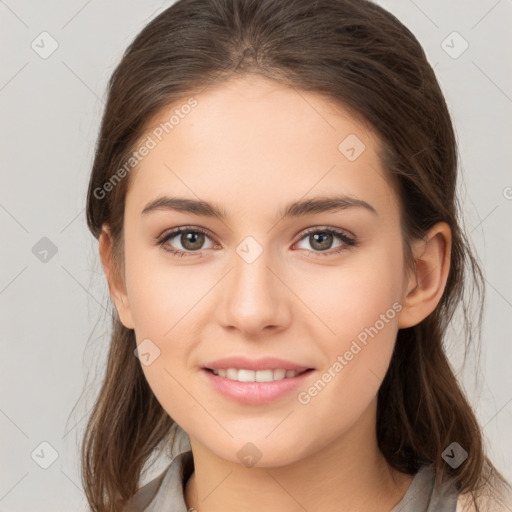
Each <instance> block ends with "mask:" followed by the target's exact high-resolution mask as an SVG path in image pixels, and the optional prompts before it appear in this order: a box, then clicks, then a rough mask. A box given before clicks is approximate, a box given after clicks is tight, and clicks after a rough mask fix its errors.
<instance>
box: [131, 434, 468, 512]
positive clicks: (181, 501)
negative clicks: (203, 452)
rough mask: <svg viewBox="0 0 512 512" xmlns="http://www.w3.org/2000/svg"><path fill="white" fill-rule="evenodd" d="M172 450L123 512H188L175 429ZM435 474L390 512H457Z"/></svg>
mask: <svg viewBox="0 0 512 512" xmlns="http://www.w3.org/2000/svg"><path fill="white" fill-rule="evenodd" d="M172 434H174V435H175V437H174V441H173V443H172V446H171V463H170V464H169V466H168V467H167V468H166V469H165V470H164V471H163V472H162V473H161V474H160V475H159V476H158V477H157V478H155V479H154V480H151V482H149V483H148V484H146V485H145V486H144V487H142V488H141V489H139V491H138V492H137V494H135V496H133V497H132V499H131V500H130V501H129V502H128V503H127V504H126V506H125V508H124V510H123V512H143V511H144V512H162V511H165V512H187V505H186V503H185V498H184V486H185V483H186V482H187V480H188V478H189V477H190V475H191V474H192V472H193V471H194V465H193V459H192V451H191V448H190V441H189V438H188V435H187V433H186V432H185V431H184V430H183V429H182V428H181V427H180V426H179V425H178V424H175V425H174V426H173V431H172ZM434 476H435V475H434V470H433V469H432V467H431V466H424V467H423V468H421V469H420V470H419V471H418V473H416V476H415V477H414V479H413V481H412V482H411V484H410V485H409V488H408V489H407V491H406V493H405V495H404V497H403V498H402V499H401V500H400V502H399V503H397V504H396V505H395V506H394V507H393V509H392V510H390V512H456V507H457V495H458V493H457V490H456V489H455V488H454V487H453V486H452V485H450V484H449V483H448V482H447V483H445V484H444V485H443V486H442V488H441V490H440V491H439V492H436V490H435V487H434Z"/></svg>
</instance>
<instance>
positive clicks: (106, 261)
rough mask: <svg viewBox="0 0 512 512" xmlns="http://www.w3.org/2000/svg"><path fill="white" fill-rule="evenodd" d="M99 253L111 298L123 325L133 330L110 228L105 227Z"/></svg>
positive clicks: (100, 240)
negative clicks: (114, 256) (115, 259)
mask: <svg viewBox="0 0 512 512" xmlns="http://www.w3.org/2000/svg"><path fill="white" fill-rule="evenodd" d="M99 252H100V259H101V264H102V266H103V271H104V272H105V277H106V278H107V283H108V288H109V291H110V297H111V298H112V301H113V302H114V305H115V307H116V309H117V313H118V315H119V319H120V320H121V323H122V324H123V325H124V326H125V327H126V328H127V329H133V328H134V323H133V318H132V314H131V310H130V303H129V300H128V295H127V293H126V286H125V284H124V282H123V278H122V276H120V275H119V269H117V268H116V266H115V264H114V258H113V252H112V236H111V234H110V230H109V228H108V226H103V227H102V231H101V234H100V237H99Z"/></svg>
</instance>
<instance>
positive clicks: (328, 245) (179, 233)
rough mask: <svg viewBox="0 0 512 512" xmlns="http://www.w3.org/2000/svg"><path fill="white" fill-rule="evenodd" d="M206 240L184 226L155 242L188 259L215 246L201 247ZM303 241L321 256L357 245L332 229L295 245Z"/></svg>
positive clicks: (315, 230) (312, 232)
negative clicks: (178, 246) (336, 244)
mask: <svg viewBox="0 0 512 512" xmlns="http://www.w3.org/2000/svg"><path fill="white" fill-rule="evenodd" d="M174 239H177V241H178V243H179V244H180V245H181V249H180V248H177V249H176V248H174V247H173V245H172V244H170V243H169V242H171V241H173V240H174ZM206 239H209V240H211V241H212V242H213V239H212V237H210V235H209V234H208V232H207V231H205V230H203V229H200V228H191V227H186V226H185V227H181V228H177V229H174V230H173V231H171V232H170V233H167V234H165V235H163V236H162V237H161V238H159V239H158V240H157V243H158V244H159V245H160V246H162V249H164V250H165V251H167V252H170V253H172V254H174V255H176V256H179V257H188V256H197V255H201V252H200V251H201V250H202V249H209V248H212V247H213V246H214V245H215V243H212V245H211V246H210V247H203V244H204V242H205V240H206ZM335 239H338V240H339V241H340V244H339V245H338V246H335V247H334V250H329V249H332V248H333V247H332V244H333V241H334V240H335ZM303 240H307V241H308V242H309V244H310V246H311V247H312V248H313V250H309V249H307V250H308V252H309V253H313V254H319V255H322V256H329V255H333V254H338V253H340V252H342V251H344V250H347V249H348V248H349V247H352V246H355V245H356V244H357V242H356V240H355V239H354V238H352V237H350V236H349V235H347V234H346V233H345V232H344V231H341V230H338V229H334V228H318V227H316V228H311V229H309V230H308V231H307V232H306V233H303V234H302V237H301V238H300V239H299V241H298V242H296V244H299V243H301V242H302V241H303ZM174 243H176V242H174ZM296 244H295V245H296ZM328 250H329V251H328ZM327 251H328V252H327ZM194 253H195V254H194Z"/></svg>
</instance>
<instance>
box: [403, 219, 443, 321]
mask: <svg viewBox="0 0 512 512" xmlns="http://www.w3.org/2000/svg"><path fill="white" fill-rule="evenodd" d="M451 240H452V237H451V230H450V227H449V226H448V224H447V223H446V222H438V223H437V224H435V225H434V226H433V227H432V228H431V229H430V230H429V232H428V233H427V235H426V236H425V238H424V239H421V240H417V241H416V242H414V244H413V247H412V252H413V256H414V272H413V273H411V275H410V276H409V279H408V280H407V282H406V287H405V290H404V295H403V297H402V306H403V308H402V311H401V312H400V316H399V319H398V327H399V328H400V329H404V328H407V327H412V326H413V325H416V324H418V323H420V322H421V321H422V320H423V319H424V318H426V317H427V316H428V315H429V314H430V313H432V311H434V309H435V308H436V307H437V305H438V303H439V301H440V300H441V297H442V295H443V292H444V289H445V286H446V281H447V279H448V274H449V271H450V255H451Z"/></svg>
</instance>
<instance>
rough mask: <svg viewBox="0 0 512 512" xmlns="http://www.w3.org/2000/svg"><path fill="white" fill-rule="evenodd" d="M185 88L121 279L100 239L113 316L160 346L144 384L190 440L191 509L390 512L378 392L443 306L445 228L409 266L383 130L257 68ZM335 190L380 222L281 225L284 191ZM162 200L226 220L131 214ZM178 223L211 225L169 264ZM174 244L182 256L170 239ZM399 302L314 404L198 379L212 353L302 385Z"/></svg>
mask: <svg viewBox="0 0 512 512" xmlns="http://www.w3.org/2000/svg"><path fill="white" fill-rule="evenodd" d="M194 97H195V98H196V99H197V101H198V106H197V107H196V108H195V109H194V110H193V111H192V112H191V113H190V114H189V115H187V116H185V117H184V119H181V120H180V122H179V125H177V126H175V128H174V129H173V130H172V131H171V132H170V133H169V134H168V135H167V136H166V137H165V138H164V139H163V140H162V141H161V142H160V143H159V144H158V145H157V146H156V147H155V148H154V149H152V150H151V151H150V152H149V154H148V155H147V156H145V157H144V159H143V160H142V161H141V162H140V164H139V165H138V166H137V169H136V170H135V171H132V175H131V177H130V179H131V180H132V181H131V183H130V187H129V190H128V194H127V197H126V206H125V218H124V233H125V241H124V244H125V245H124V254H125V269H124V275H122V273H121V272H116V269H115V268H114V266H113V260H112V247H111V239H110V236H109V231H108V226H105V227H104V231H103V233H102V235H101V237H100V255H101V259H102V263H103V266H104V270H105V273H106V276H107V279H108V283H109V288H110V292H111V296H112V298H113V300H114V303H115V306H116V308H117V311H118V313H119V317H120V319H121V321H122V323H123V324H124V325H125V326H126V327H128V328H131V329H134V330H135V335H136V339H137V343H140V342H141V341H142V340H144V339H146V338H149V339H150V340H151V341H152V342H153V343H154V344H155V345H156V346H158V348H159V350H160V356H159V357H157V358H156V359H155V360H154V361H153V362H152V363H151V364H150V365H148V366H145V365H142V369H143V371H144V373H145V376H146V378H147V380H148V383H149V385H150V387H151V389H152V390H153V392H154V393H155V395H156V397H157V399H158V400H159V402H160V403H161V404H162V406H163V408H164V409H165V410H166V411H167V413H168V414H169V415H170V416H171V417H172V418H173V419H174V420H176V421H177V422H178V424H179V425H180V426H181V427H182V428H184V429H185V430H186V432H187V433H188V434H189V437H190V442H191V446H192V451H193V457H194V466H195V471H194V473H193V475H192V477H191V478H190V479H189V480H188V482H187V483H186V488H185V499H186V503H187V506H189V507H194V508H195V509H196V510H198V511H200V512H217V511H221V510H222V511H225V510H236V509H238V510H245V511H249V512H250V511H253V510H254V511H256V510H257V511H260V510H267V511H269V512H272V511H279V512H292V511H293V512H295V511H303V510H304V509H306V510H315V511H318V512H323V511H332V510H365V511H368V512H372V511H380V512H382V511H383V510H391V508H392V507H393V506H394V505H395V504H396V503H398V502H399V501H400V499H401V498H402V497H403V495H404V493H405V492H406V490H407V488H408V486H409V485H410V483H411V481H412V478H413V477H412V476H411V475H405V474H402V473H400V472H398V471H396V470H394V469H393V468H391V467H390V466H389V465H388V464H387V463H386V461H385V459H384V457H383V455H382V453H381V452H380V450H379V448H378V445H377V440H376V407H377V392H378V389H379V386H380V384H381V382H382V380H383V378H384V376H385V373H386V370H387V368H388V366H389V362H390V358H391V355H392V351H393V347H394V343H395V340H396V335H397V331H398V329H400V328H405V327H410V326H412V325H415V324H417V323H418V322H420V321H421V320H422V319H423V318H425V317H426V316H427V315H428V314H429V313H431V312H432V311H433V310H434V309H435V307H436V305H437V304H438V302H439V300H440V298H441V295H442V292H443V289H444V287H445V284H446V279H447V276H448V271H449V254H450V247H451V236H450V229H449V227H448V226H447V225H446V224H445V223H439V224H436V225H435V226H433V228H432V229H431V230H430V231H429V233H428V234H427V236H426V237H425V239H424V240H417V241H415V242H414V244H413V246H412V249H413V254H414V257H415V271H414V272H407V271H406V265H405V261H404V256H403V250H404V247H403V241H402V236H401V231H400V213H399V205H398V200H397V197H396V195H395V192H394V190H393V188H392V187H391V185H390V184H389V183H388V181H387V180H386V174H385V172H384V170H383V168H382V166H381V163H380V160H379V157H378V154H377V148H378V143H379V142H378V139H377V137H376V136H375V135H374V134H373V133H372V132H371V131H369V129H368V128H366V127H365V126H364V125H362V124H361V123H359V122H358V121H357V120H355V119H354V118H352V117H351V116H349V114H348V112H347V111H345V110H344V109H343V108H341V107H339V106H335V105H334V104H333V103H332V102H331V101H329V100H328V99H326V98H325V97H323V96H321V95H319V94H315V93H310V92H304V91H300V93H299V91H297V90H295V89H293V88H288V87H285V86H283V85H279V84H276V83H273V82H270V81H267V80H265V79H263V78H256V77H251V78H250V79H248V78H247V77H245V78H237V79H236V80H232V81H230V82H227V83H224V84H221V85H220V86H216V87H215V88H212V89H208V90H206V91H203V92H202V93H201V94H198V95H195V96H194ZM175 108H176V105H172V106H170V107H169V109H166V110H165V111H162V112H161V113H159V116H158V117H157V118H155V120H154V123H152V125H151V126H156V125H157V124H158V123H159V122H161V121H164V120H166V119H168V118H169V115H170V113H172V111H173V110H174V109H175ZM148 133H151V131H150V130H149V131H148V132H147V133H146V134H145V135H144V136H146V135H147V134H148ZM349 134H356V136H357V137H358V138H359V139H360V140H361V141H362V142H363V143H364V145H365V147H366V149H365V150H364V151H363V152H362V153H361V155H360V156H359V157H358V158H357V159H356V160H354V161H349V160H348V159H347V158H346V157H345V156H344V155H343V154H342V153H341V152H340V151H339V150H338V145H339V144H340V142H341V141H342V140H344V139H345V137H347V135H349ZM142 138H143V137H141V139H142ZM334 192H336V193H339V194H344V195H348V196H351V197H357V198H359V199H362V200H364V201H366V202H367V203H369V204H370V205H372V206H373V208H374V209H375V210H376V212H377V214H373V213H372V212H370V211H368V210H366V209H364V208H348V209H345V210H341V211H335V212H323V213H316V214H309V215H307V216H305V217H298V218H290V219H282V218H280V215H279V211H280V208H282V207H283V205H285V204H287V203H289V202H291V201H294V200H298V199H304V198H312V197H318V196H327V197H328V196H330V195H333V193H334ZM161 195H172V196H179V197H185V198H190V199H198V198H200V199H202V200H204V201H208V202H214V203H216V204H218V205H220V206H222V207H223V208H224V209H225V210H226V211H227V213H228V214H229V215H230V217H229V218H228V219H227V220H224V221H221V220H220V219H218V218H215V217H213V218H210V217H204V216H197V215H193V214H190V213H183V212H176V211H172V210H159V211H156V212H153V213H151V214H148V215H145V216H144V215H141V212H142V210H143V209H144V207H145V205H146V204H147V203H149V202H150V201H152V200H153V199H156V198H157V197H160V196H161ZM180 226H193V227H202V228H205V229H207V230H209V231H210V232H211V233H212V235H213V237H211V238H208V237H206V238H205V239H204V244H203V246H202V247H204V249H203V248H201V249H200V251H197V252H201V255H197V252H196V255H192V256H190V257H184V258H180V257H176V256H174V255H172V254H170V253H168V252H166V251H165V250H164V249H163V248H162V247H161V246H159V245H158V244H156V243H155V242H154V238H156V237H158V236H159V235H161V234H162V233H165V232H169V231H170V229H171V228H176V227H180ZM311 227H318V231H320V232H321V231H322V228H325V227H333V228H338V229H341V230H344V231H345V232H346V233H348V234H350V235H351V236H352V237H355V238H356V240H357V241H358V243H357V245H356V246H353V247H347V248H346V250H344V251H342V252H341V253H339V254H333V251H334V250H335V249H336V248H337V247H339V246H340V244H342V243H343V242H341V241H340V240H338V239H337V238H336V237H334V239H333V240H332V246H330V247H329V246H328V248H327V249H324V252H331V255H329V256H325V255H323V254H321V252H322V250H321V248H320V249H319V248H318V247H319V246H318V244H317V245H314V240H313V241H312V240H311V237H308V236H304V235H303V232H304V231H305V230H306V229H307V228H311ZM247 236H252V237H253V238H254V239H255V240H257V242H258V243H259V245H260V246H261V248H262V251H263V252H262V253H261V255H260V256H259V257H258V258H257V259H256V260H255V261H254V262H252V263H247V262H246V261H245V260H244V259H243V258H242V257H240V256H239V254H238V253H237V252H236V249H237V247H238V246H239V244H240V243H241V242H242V241H243V240H244V239H245V238H246V237H247ZM167 244H168V245H172V246H173V247H174V248H175V249H176V248H177V249H181V250H185V249H186V248H185V247H184V246H183V245H182V244H181V243H180V236H177V237H175V238H173V239H172V241H171V240H170V241H168V242H167ZM189 253H193V251H191V250H189ZM228 271H229V272H228ZM394 303H399V304H400V305H401V311H400V312H399V313H397V314H396V315H395V316H394V318H393V319H391V320H389V321H388V322H387V323H385V326H384V328H382V329H381V330H380V331H379V332H378V334H377V335H376V336H375V337H374V338H373V339H371V341H370V342H369V343H368V344H367V345H366V346H365V347H364V348H363V349H362V350H361V351H360V352H359V353H358V354H357V355H356V356H354V358H353V359H352V360H351V361H349V362H348V364H347V365H346V366H345V367H344V368H343V370H342V371H341V372H339V373H338V374H337V375H336V377H335V378H333V379H332V380H331V381H330V382H329V383H328V384H327V385H326V386H325V388H324V389H322V391H321V392H320V393H318V395H317V396H315V397H314V398H312V399H311V401H310V402H309V403H308V404H305V405H304V404H301V403H299V401H298V399H297V392H291V393H289V394H287V395H285V396H284V397H282V398H280V399H278V400H276V401H274V402H272V403H270V404H266V405H245V404H240V403H238V402H235V401H233V400H230V399H228V398H225V397H223V396H221V395H220V394H219V393H218V392H217V391H216V390H214V389H213V388H212V387H211V386H210V385H209V384H208V383H206V382H205V380H204V379H202V378H201V376H200V368H201V367H202V366H203V365H204V364H205V363H206V362H208V361H212V360H213V359H217V358H220V357H224V356H228V355H246V356H252V357H259V356H262V355H270V356H276V357H281V358H284V359H288V360H290V359H291V360H292V361H294V362H296V363H300V364H304V365H305V366H308V367H313V368H315V371H314V372H313V373H312V374H310V375H309V378H308V379H309V380H308V385H307V386H304V387H303V388H301V389H300V390H298V391H302V390H304V389H307V387H308V386H310V385H312V383H314V382H315V381H316V380H317V379H318V378H319V377H320V376H321V375H322V374H323V372H325V371H326V370H327V369H328V368H329V367H331V366H332V365H333V363H334V362H335V361H336V359H337V356H338V355H340V354H344V353H345V352H346V351H347V350H348V349H349V348H350V345H351V343H352V341H353V340H354V339H356V336H357V335H358V334H359V333H361V331H363V330H364V329H365V328H366V327H369V326H373V325H375V323H376V321H377V320H378V319H379V315H381V314H385V313H386V311H387V310H389V308H391V307H392V305H393V304H394ZM247 442H251V443H253V444H254V445H255V446H256V447H257V448H258V449H259V451H260V452H261V454H262V455H261V459H260V460H259V461H258V463H257V464H256V465H255V466H253V467H246V466H244V465H243V464H242V463H241V461H240V460H239V458H238V456H237V452H238V451H239V450H240V449H241V448H242V447H243V446H244V445H245V444H246V443H247Z"/></svg>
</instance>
